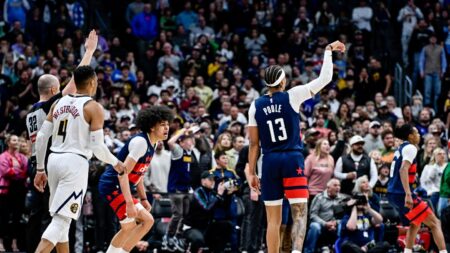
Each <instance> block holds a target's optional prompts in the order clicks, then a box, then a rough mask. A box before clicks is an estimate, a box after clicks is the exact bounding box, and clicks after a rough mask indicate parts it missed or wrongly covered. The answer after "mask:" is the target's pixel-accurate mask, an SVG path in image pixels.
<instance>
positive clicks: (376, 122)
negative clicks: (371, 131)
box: [369, 120, 381, 128]
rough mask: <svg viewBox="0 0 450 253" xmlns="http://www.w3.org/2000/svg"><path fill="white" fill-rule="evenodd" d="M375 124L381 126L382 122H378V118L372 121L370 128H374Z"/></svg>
mask: <svg viewBox="0 0 450 253" xmlns="http://www.w3.org/2000/svg"><path fill="white" fill-rule="evenodd" d="M375 126H378V127H380V126H381V124H380V122H378V121H376V120H374V121H372V122H370V124H369V128H372V127H375Z"/></svg>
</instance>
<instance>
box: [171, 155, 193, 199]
mask: <svg viewBox="0 0 450 253" xmlns="http://www.w3.org/2000/svg"><path fill="white" fill-rule="evenodd" d="M178 148H180V149H181V147H179V146H178ZM191 163H192V152H188V151H186V150H184V149H183V153H182V155H181V156H180V157H175V158H174V157H173V154H172V159H171V163H170V171H169V181H168V184H167V192H170V193H175V192H177V191H179V192H185V193H187V192H188V191H189V189H190V187H191V174H190V166H191Z"/></svg>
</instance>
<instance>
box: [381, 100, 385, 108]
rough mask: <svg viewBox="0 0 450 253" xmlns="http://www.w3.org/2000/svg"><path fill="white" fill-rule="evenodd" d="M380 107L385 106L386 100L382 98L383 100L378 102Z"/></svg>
mask: <svg viewBox="0 0 450 253" xmlns="http://www.w3.org/2000/svg"><path fill="white" fill-rule="evenodd" d="M382 107H387V102H386V100H383V101H381V102H380V108H382Z"/></svg>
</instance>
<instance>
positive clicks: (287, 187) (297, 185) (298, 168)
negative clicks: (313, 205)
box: [261, 151, 309, 201]
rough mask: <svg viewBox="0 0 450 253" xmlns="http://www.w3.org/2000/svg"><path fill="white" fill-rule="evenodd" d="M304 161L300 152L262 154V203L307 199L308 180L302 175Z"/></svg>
mask: <svg viewBox="0 0 450 253" xmlns="http://www.w3.org/2000/svg"><path fill="white" fill-rule="evenodd" d="M304 168H305V159H304V157H303V154H302V153H301V152H300V151H291V152H274V153H268V154H264V156H263V161H262V178H261V197H262V200H264V201H273V200H280V199H283V197H284V196H286V198H287V199H308V197H309V192H308V180H307V178H306V176H305V174H304Z"/></svg>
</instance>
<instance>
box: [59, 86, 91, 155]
mask: <svg viewBox="0 0 450 253" xmlns="http://www.w3.org/2000/svg"><path fill="white" fill-rule="evenodd" d="M90 100H92V98H91V97H89V96H74V95H67V96H64V97H62V98H61V99H60V100H59V101H58V102H57V103H56V105H55V107H54V108H53V114H52V117H53V135H52V146H51V148H50V149H51V151H52V152H55V153H74V154H79V155H82V156H84V157H86V158H87V159H90V158H91V157H92V151H91V149H90V148H89V135H90V126H89V124H88V123H87V122H86V120H85V118H84V113H83V108H84V105H85V104H86V103H87V102H89V101H90Z"/></svg>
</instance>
